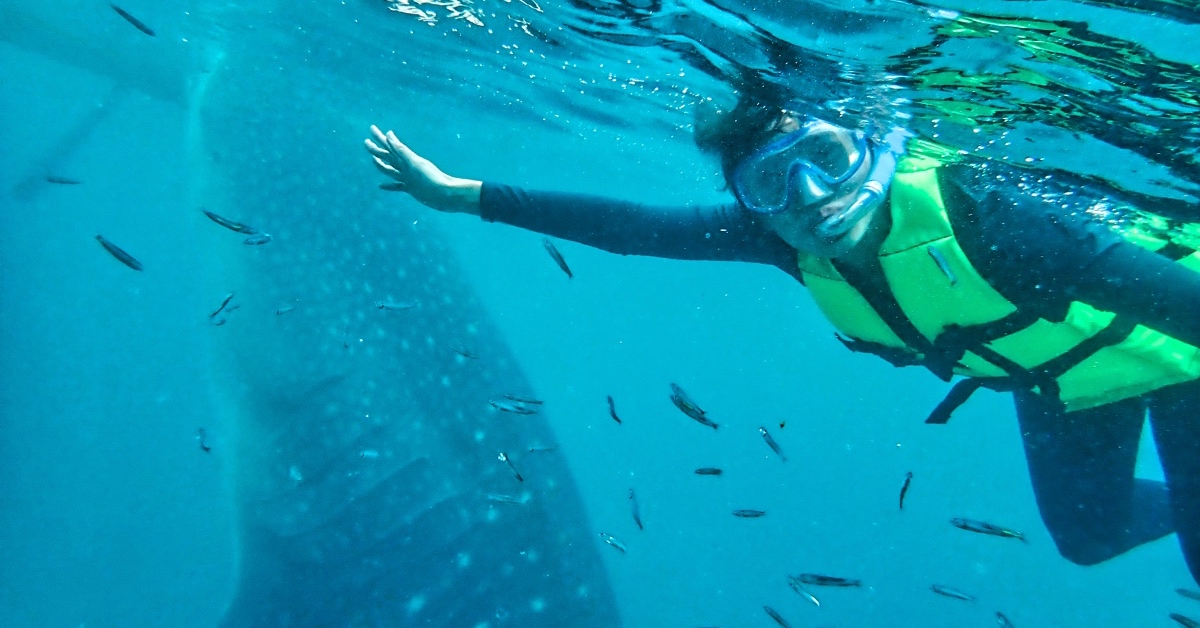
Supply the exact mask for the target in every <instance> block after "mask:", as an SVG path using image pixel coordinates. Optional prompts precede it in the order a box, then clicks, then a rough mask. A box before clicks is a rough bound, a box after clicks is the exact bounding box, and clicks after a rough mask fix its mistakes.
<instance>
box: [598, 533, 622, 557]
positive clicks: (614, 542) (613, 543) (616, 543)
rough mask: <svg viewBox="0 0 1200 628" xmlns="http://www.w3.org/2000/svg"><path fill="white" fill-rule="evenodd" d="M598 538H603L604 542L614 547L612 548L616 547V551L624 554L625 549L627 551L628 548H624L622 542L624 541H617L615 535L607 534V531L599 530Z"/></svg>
mask: <svg viewBox="0 0 1200 628" xmlns="http://www.w3.org/2000/svg"><path fill="white" fill-rule="evenodd" d="M600 538H602V539H604V542H605V543H608V544H609V545H611V546H613V547H614V548H616V549H617V550H618V551H620V552H621V553H622V554H624V553H625V552H627V551H628V550H627V549H626V547H625V544H624V543H622V542H620V541H618V540H617V537H615V536H613V535H611V534H608V533H606V532H601V533H600Z"/></svg>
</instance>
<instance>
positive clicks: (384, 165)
mask: <svg viewBox="0 0 1200 628" xmlns="http://www.w3.org/2000/svg"><path fill="white" fill-rule="evenodd" d="M372 161H374V162H375V167H376V168H378V169H379V171H380V172H382V173H383V174H386V175H387V176H389V177H391V178H393V179H395V180H397V181H400V180H401V179H402V178H403V175H401V174H400V171H399V170H396V169H395V168H394V167H392V165H391V164H389V163H388V162H386V161H384V160H382V159H380V158H378V157H373V158H372Z"/></svg>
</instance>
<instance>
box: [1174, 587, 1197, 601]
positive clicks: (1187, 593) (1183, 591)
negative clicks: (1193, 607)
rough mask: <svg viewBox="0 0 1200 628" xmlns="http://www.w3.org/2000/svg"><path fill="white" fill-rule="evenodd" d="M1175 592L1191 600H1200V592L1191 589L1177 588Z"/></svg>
mask: <svg viewBox="0 0 1200 628" xmlns="http://www.w3.org/2000/svg"><path fill="white" fill-rule="evenodd" d="M1175 592H1176V593H1178V594H1179V595H1182V596H1183V597H1186V598H1187V599H1189V600H1196V601H1197V602H1200V592H1198V591H1192V590H1191V589H1175Z"/></svg>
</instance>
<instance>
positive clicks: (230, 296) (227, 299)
mask: <svg viewBox="0 0 1200 628" xmlns="http://www.w3.org/2000/svg"><path fill="white" fill-rule="evenodd" d="M232 300H233V293H232V292H230V293H229V294H227V295H225V298H224V299H223V300H222V301H221V305H220V306H219V307H217V309H216V310H215V311H213V313H212V314H209V315H208V317H209V318H216V317H217V314H220V313H221V312H223V311H224V310H225V306H226V305H229V302H230V301H232Z"/></svg>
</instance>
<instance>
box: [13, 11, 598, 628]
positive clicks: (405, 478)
mask: <svg viewBox="0 0 1200 628" xmlns="http://www.w3.org/2000/svg"><path fill="white" fill-rule="evenodd" d="M0 9H3V15H4V16H5V17H6V19H9V21H8V24H9V25H10V28H7V29H3V31H0V35H3V36H4V39H5V40H6V41H8V42H9V43H13V44H15V45H19V46H22V47H24V48H26V49H30V50H34V51H38V52H41V53H44V54H46V55H47V56H50V57H52V58H54V59H55V60H57V61H60V62H70V63H75V64H76V65H78V67H81V68H83V69H86V70H88V71H91V72H98V73H103V74H104V75H105V76H108V77H109V78H111V79H113V81H114V82H115V83H116V84H119V85H126V86H128V87H129V88H130V89H133V90H138V91H141V92H143V93H145V94H147V95H150V96H152V97H155V98H162V99H165V100H170V101H172V102H177V103H179V104H180V105H182V106H184V107H185V108H186V109H187V115H186V118H187V124H188V126H189V129H188V133H187V134H188V138H189V139H188V146H186V147H184V150H186V151H188V153H189V154H190V156H191V163H192V164H193V167H192V169H191V171H190V172H189V173H187V176H188V177H189V178H190V179H191V180H192V183H191V187H192V189H193V190H194V191H193V192H192V194H191V198H189V199H187V200H186V202H181V204H180V206H179V207H177V208H172V209H171V210H170V211H181V212H188V213H189V214H190V215H192V216H193V218H194V220H196V221H199V222H201V223H203V224H206V225H210V227H209V228H211V229H212V230H213V232H212V236H211V237H212V240H213V242H214V243H215V245H214V246H213V247H212V250H211V259H209V260H207V261H206V263H207V264H208V265H210V267H211V283H212V284H213V285H222V286H228V288H229V289H230V290H231V291H232V292H233V294H234V295H235V296H234V297H232V298H231V299H227V300H226V304H227V306H226V305H225V304H223V312H222V313H221V315H220V317H219V318H218V317H215V316H214V317H213V321H212V322H213V325H212V326H211V329H208V330H206V331H208V332H211V333H210V334H209V336H210V338H211V342H213V343H215V345H216V347H217V353H218V354H219V355H220V356H222V357H221V359H220V360H218V362H217V364H216V365H215V366H214V368H216V369H217V370H218V371H219V372H218V373H216V374H215V375H214V378H215V379H216V380H217V381H219V382H220V384H219V386H218V389H219V390H221V391H222V393H223V395H224V397H225V398H224V399H223V400H222V402H221V403H220V404H218V405H220V407H222V408H224V409H225V412H226V413H227V414H228V415H229V416H228V420H226V421H224V422H223V424H225V425H229V426H231V428H230V431H231V433H229V434H226V435H224V437H223V441H224V442H225V443H227V444H228V448H227V451H226V452H225V455H226V456H227V457H228V463H227V467H228V471H229V473H230V476H231V477H230V479H231V485H232V493H233V495H234V499H235V504H234V510H235V511H236V513H237V522H236V524H237V525H236V529H237V538H236V557H235V564H236V565H237V573H236V587H235V592H234V594H233V596H232V599H231V600H230V602H229V605H228V609H227V611H226V612H225V614H224V617H223V619H222V620H221V624H220V625H221V626H223V627H227V628H236V627H243V626H246V627H248V626H331V627H334V626H337V627H340V626H346V627H352V626H354V627H357V626H408V625H412V626H418V625H419V626H431V627H439V626H444V627H451V626H453V627H479V628H483V627H493V626H495V627H500V626H530V627H536V626H563V625H572V626H597V627H601V626H604V627H607V626H619V625H620V624H621V618H620V614H619V612H618V609H617V605H616V601H615V599H614V595H613V592H612V589H611V588H610V585H609V583H608V580H607V574H606V572H605V569H604V566H603V563H602V561H601V557H600V555H599V549H598V548H599V547H600V545H599V541H598V539H597V535H596V533H595V532H594V531H592V529H591V527H590V525H589V522H588V518H587V513H586V512H585V509H584V506H583V502H582V501H581V499H580V497H579V495H578V491H577V488H576V485H575V482H574V480H573V479H572V476H571V472H570V469H569V467H568V464H567V461H566V460H565V459H564V457H563V455H562V453H561V452H560V451H559V450H557V448H556V447H555V437H554V434H553V431H552V429H551V427H550V419H549V414H550V413H549V411H538V412H536V413H532V414H525V415H522V416H514V415H511V414H509V413H502V412H499V411H498V410H497V409H496V406H498V405H502V404H491V403H489V402H491V401H494V400H496V399H503V398H505V395H509V396H515V397H518V398H527V397H532V396H535V394H536V391H535V390H533V389H532V385H531V383H530V382H529V381H528V379H527V378H526V377H525V376H524V375H523V374H522V372H521V368H520V363H519V360H518V358H517V356H515V355H514V354H513V352H512V351H511V349H510V348H509V347H508V345H507V344H506V343H505V341H504V339H503V338H502V337H501V334H500V332H499V330H498V328H497V327H496V325H495V324H494V323H493V322H492V321H491V320H490V319H489V316H488V314H487V311H486V308H485V306H484V304H483V303H481V302H480V300H479V298H478V297H477V296H476V294H475V292H474V290H473V289H472V286H471V285H470V284H469V283H468V282H466V281H465V280H464V278H463V276H462V273H461V272H460V268H459V262H458V261H456V259H455V257H454V255H453V254H452V253H451V251H450V250H449V248H448V247H447V244H446V236H445V234H443V233H441V232H440V231H439V229H438V228H437V227H436V226H434V225H432V224H427V222H426V221H422V220H419V217H420V215H421V214H420V209H419V208H416V207H413V206H412V205H411V204H409V205H405V204H402V203H397V202H396V197H395V196H394V195H393V196H388V195H387V194H386V193H383V192H381V191H380V190H378V188H377V187H376V185H375V184H376V183H377V181H374V179H373V177H372V175H373V173H372V171H371V167H370V162H369V160H368V159H366V157H365V154H364V153H363V152H362V150H361V137H360V135H361V134H362V132H363V131H364V130H365V126H364V125H362V124H361V122H362V119H363V116H365V115H367V112H364V111H363V109H362V105H361V104H360V103H359V102H358V101H356V100H355V98H354V97H353V93H352V92H353V89H352V88H353V86H352V85H348V84H347V82H346V79H345V78H343V77H340V76H339V75H338V74H337V73H336V72H334V71H330V70H328V69H325V68H321V67H309V66H306V65H304V64H303V63H299V62H296V63H288V62H285V61H278V60H277V62H271V63H264V62H263V59H266V58H270V57H271V56H272V54H273V52H272V49H271V47H270V45H271V41H272V40H273V37H276V36H278V34H279V33H278V32H263V33H262V34H261V36H260V37H258V38H254V37H248V36H246V35H247V33H246V31H244V30H242V31H238V37H230V38H229V39H228V40H226V41H221V42H218V43H210V44H209V45H208V46H207V47H206V54H205V57H204V63H203V64H202V66H200V67H198V66H196V65H193V62H194V61H195V59H194V57H192V56H189V55H188V54H178V55H174V54H164V55H158V56H154V57H151V58H148V59H147V61H146V64H145V65H142V64H141V62H140V61H139V60H138V59H137V58H136V55H129V54H127V53H125V52H122V51H121V48H120V46H116V45H112V46H110V45H105V44H103V42H100V41H97V40H95V39H91V38H87V37H82V36H80V34H79V33H77V32H67V31H64V30H63V29H57V28H55V27H54V26H53V24H54V22H53V20H51V19H48V18H34V17H30V15H29V14H25V13H22V12H21V10H20V9H16V8H15V7H13V6H12V5H8V6H5V7H0ZM29 11H30V13H33V12H35V11H45V10H44V9H31V10H29ZM17 24H19V25H20V27H19V28H15V27H14V25H17ZM158 30H159V32H160V33H161V32H162V30H163V29H161V28H160V29H158ZM264 30H265V29H264ZM56 40H61V41H56ZM144 43H145V42H141V43H139V44H137V45H144ZM164 46H165V44H164ZM218 49H219V50H218ZM214 51H216V52H214ZM171 60H176V61H178V63H175V64H174V65H171V63H168V61H171ZM147 68H148V69H147ZM111 109H112V108H110V110H109V111H108V112H107V113H105V114H104V115H108V116H112V115H120V111H119V110H118V111H112V110H111ZM85 131H86V130H85V129H74V130H73V133H74V134H75V137H76V138H77V139H78V138H80V137H85V136H86V133H85ZM203 211H208V212H211V213H213V214H215V215H220V216H225V217H228V218H230V219H232V220H236V221H239V222H240V223H243V224H244V225H252V226H253V229H254V232H255V233H256V234H259V235H263V234H269V237H265V238H263V237H260V238H256V239H254V240H253V242H252V241H251V239H250V238H247V237H246V234H239V233H237V232H235V231H231V230H229V229H223V228H222V227H221V226H220V225H217V224H212V223H211V222H210V221H209V220H208V218H207V217H206V216H205V214H204V213H203ZM164 237H169V235H164ZM401 302H402V303H405V304H407V305H408V306H406V307H403V308H398V307H389V304H391V305H394V304H395V303H401ZM532 405H533V404H529V406H530V407H532ZM202 446H204V445H203V441H202Z"/></svg>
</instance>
